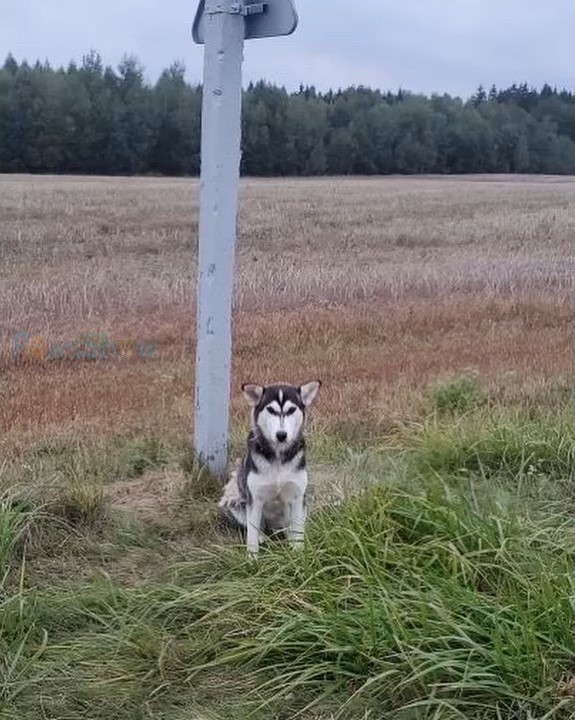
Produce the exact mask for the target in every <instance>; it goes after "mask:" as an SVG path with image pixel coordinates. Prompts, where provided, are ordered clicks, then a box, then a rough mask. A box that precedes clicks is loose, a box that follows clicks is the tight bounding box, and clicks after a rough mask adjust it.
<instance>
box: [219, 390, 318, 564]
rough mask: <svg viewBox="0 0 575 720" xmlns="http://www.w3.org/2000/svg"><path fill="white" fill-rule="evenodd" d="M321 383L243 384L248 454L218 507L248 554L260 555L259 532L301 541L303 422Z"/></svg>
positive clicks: (304, 474) (304, 484) (305, 480)
mask: <svg viewBox="0 0 575 720" xmlns="http://www.w3.org/2000/svg"><path fill="white" fill-rule="evenodd" d="M320 385H321V383H320V381H318V380H314V381H312V382H308V383H305V384H304V385H301V386H300V387H296V386H295V385H288V384H275V385H268V386H267V387H263V386H261V385H252V384H245V385H242V391H243V394H244V397H245V398H246V400H247V401H248V403H249V404H250V405H251V408H252V411H251V430H250V432H249V435H248V441H247V450H246V454H245V455H244V457H243V459H242V460H241V461H240V463H239V465H238V467H237V468H236V470H235V471H233V472H232V474H231V477H230V480H229V481H228V483H227V484H226V486H225V488H224V494H223V496H222V498H221V500H220V502H219V507H220V508H221V509H222V510H223V512H224V514H225V515H226V516H227V518H228V519H230V520H232V521H235V523H236V524H239V525H240V526H242V527H245V528H246V529H247V550H248V553H249V554H250V555H256V554H257V553H258V551H259V543H260V531H262V530H266V531H268V532H278V531H283V532H284V533H285V534H286V536H287V539H288V540H289V541H290V542H292V543H293V544H294V545H300V544H301V542H302V540H303V535H304V526H305V518H306V495H307V492H306V491H307V483H308V477H307V470H306V460H305V440H304V437H303V430H304V421H305V414H306V410H307V408H308V407H309V406H310V405H311V404H312V402H313V400H314V398H315V396H316V395H317V391H318V390H319V387H320Z"/></svg>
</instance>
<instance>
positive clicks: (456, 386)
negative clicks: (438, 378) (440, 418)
mask: <svg viewBox="0 0 575 720" xmlns="http://www.w3.org/2000/svg"><path fill="white" fill-rule="evenodd" d="M431 399H432V403H433V407H434V408H435V409H436V410H437V411H438V412H439V413H456V414H462V413H466V412H469V411H470V410H475V409H476V408H478V407H479V406H480V405H482V404H483V403H484V402H485V400H486V397H485V394H484V393H483V392H482V390H481V388H480V386H479V381H478V379H477V378H476V377H474V376H472V375H462V376H460V377H454V378H451V379H450V380H447V381H444V382H441V383H439V384H437V385H436V386H435V387H434V388H433V390H432V393H431Z"/></svg>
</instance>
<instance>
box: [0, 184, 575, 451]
mask: <svg viewBox="0 0 575 720" xmlns="http://www.w3.org/2000/svg"><path fill="white" fill-rule="evenodd" d="M0 182H1V185H2V187H1V193H0V214H1V217H2V220H3V229H2V243H1V246H0V278H1V293H2V294H1V302H2V322H1V325H0V361H1V364H2V371H3V376H4V381H3V383H2V385H1V392H2V406H3V412H2V427H1V430H2V438H3V442H4V443H5V446H6V449H8V447H9V446H10V445H11V444H13V443H21V442H24V443H26V442H28V441H29V440H30V439H33V438H37V437H38V436H40V435H42V434H45V433H46V431H47V430H49V431H50V432H76V431H81V432H84V431H86V430H87V429H89V430H90V432H98V433H107V432H113V433H119V432H124V431H126V432H132V431H139V430H142V429H143V428H148V429H149V428H150V427H151V426H156V427H163V428H168V427H169V428H170V429H171V431H174V432H175V433H179V434H185V433H187V432H188V430H189V427H190V422H191V417H190V414H191V394H192V388H193V347H194V323H195V308H194V302H195V273H196V242H197V239H196V233H197V220H198V217H197V215H198V182H197V181H196V180H193V179H180V180H175V179H129V178H66V177H64V178H59V177H28V176H3V177H2V178H0ZM240 207H241V213H240V221H239V239H238V249H237V277H236V287H235V315H234V369H233V383H234V393H233V395H234V408H235V410H236V411H237V410H238V408H240V409H241V412H243V408H241V405H239V406H238V405H237V403H238V395H239V393H238V392H237V387H238V384H239V383H240V382H242V381H244V380H246V379H249V378H256V379H258V380H259V379H261V380H263V381H269V380H272V379H273V378H277V377H282V378H287V379H290V378H293V379H294V380H301V379H305V377H307V376H308V375H310V376H311V375H319V376H321V377H322V378H323V379H324V380H325V382H326V385H325V387H324V390H323V391H322V397H321V398H320V403H319V405H318V411H317V416H318V422H319V423H320V424H325V425H326V426H327V425H330V424H333V423H339V422H341V418H342V417H345V418H346V422H349V421H354V422H355V421H358V422H359V421H362V420H363V421H369V422H371V423H373V422H379V423H381V424H382V427H383V426H386V425H394V424H395V423H396V422H401V421H403V420H405V419H407V418H413V417H414V416H417V413H418V407H419V403H420V399H421V396H422V393H424V392H425V389H426V388H427V387H428V386H429V384H430V383H433V382H435V381H437V380H438V379H442V378H444V377H446V376H449V375H451V374H460V373H463V372H472V373H478V374H479V376H480V378H481V382H482V383H484V384H486V386H488V387H489V388H490V389H491V391H492V392H493V393H494V394H495V395H496V396H497V397H498V398H501V399H503V400H504V401H505V402H513V403H520V404H521V403H522V402H524V401H525V400H526V399H528V398H529V397H531V396H534V397H538V396H540V395H541V392H542V388H546V387H547V386H549V387H551V386H552V387H553V388H565V387H566V384H567V385H569V383H570V378H571V377H572V376H573V370H574V355H573V352H572V348H573V346H574V345H573V340H574V338H573V329H574V324H573V282H574V281H573V278H574V277H575V246H574V244H573V238H574V237H575V181H574V180H572V179H570V178H565V177H561V178H554V177H545V178H539V177H518V178H509V177H507V176H492V177H485V176H477V177H475V176H471V177H464V178H457V179H455V178H451V177H448V178H439V177H433V178H391V177H390V178H377V179H375V178H374V179H362V178H360V179H357V178H344V179H342V178H337V179H309V180H305V179H298V180H287V179H285V180H284V179H281V180H248V179H246V180H243V181H242V186H241V202H240ZM86 336H90V337H89V338H88V339H86ZM94 348H96V349H94ZM87 354H88V355H91V356H92V358H96V359H82V358H78V355H80V356H82V357H83V358H85V356H86V355H87ZM98 358H100V359H98ZM558 391H559V390H558Z"/></svg>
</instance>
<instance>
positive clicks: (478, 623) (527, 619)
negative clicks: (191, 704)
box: [22, 480, 575, 719]
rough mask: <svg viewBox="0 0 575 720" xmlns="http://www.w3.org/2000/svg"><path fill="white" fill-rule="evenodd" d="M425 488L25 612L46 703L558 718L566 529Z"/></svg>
mask: <svg viewBox="0 0 575 720" xmlns="http://www.w3.org/2000/svg"><path fill="white" fill-rule="evenodd" d="M422 483H425V488H424V489H423V490H422V491H420V492H419V493H417V494H413V493H411V492H405V491H403V490H401V489H399V488H382V487H379V488H378V487H373V488H371V489H369V490H367V491H366V492H364V493H362V494H361V495H359V496H357V497H355V498H352V499H351V500H349V501H348V502H346V503H345V504H343V505H342V506H340V507H338V508H332V509H331V510H329V511H323V512H321V513H319V514H318V515H317V516H316V517H315V518H314V519H313V521H312V523H311V525H310V528H309V533H308V538H307V542H306V546H305V548H304V549H303V551H301V552H299V553H298V552H293V551H291V550H290V549H289V548H287V547H285V546H284V545H282V544H277V543H274V544H272V545H270V546H269V547H267V548H266V549H265V552H263V554H262V556H261V558H260V560H259V561H258V562H257V563H255V564H254V563H252V562H249V561H247V560H245V558H244V552H243V550H242V549H239V550H234V549H230V548H228V549H227V550H226V549H220V550H219V551H218V552H217V553H216V552H215V551H210V552H207V551H206V552H205V553H204V554H203V555H200V556H198V558H196V559H195V560H193V561H192V562H189V563H185V564H180V565H179V566H178V567H177V569H176V572H175V574H174V575H173V576H172V577H171V579H169V580H167V581H166V582H165V583H162V584H153V585H147V586H144V587H141V588H138V589H122V588H118V587H115V586H114V585H112V584H109V583H106V582H100V583H99V584H98V583H97V584H96V585H92V586H91V587H85V588H81V589H78V590H76V591H74V592H70V593H68V594H65V595H62V594H61V593H60V594H59V595H57V596H55V595H51V594H50V593H49V592H45V593H44V594H43V595H42V596H38V595H36V596H35V597H34V599H33V600H32V599H31V598H30V599H28V601H27V602H30V603H33V607H34V613H33V614H35V621H34V623H33V627H35V628H38V627H42V628H43V629H44V632H45V633H47V638H48V639H47V641H44V640H43V639H42V637H39V636H38V634H37V633H36V636H35V639H34V643H33V644H32V645H31V647H30V649H29V651H28V655H30V654H32V656H33V657H35V662H36V666H37V671H38V672H39V674H40V675H41V676H42V677H44V678H45V682H46V683H47V684H46V685H45V686H44V690H43V692H45V693H46V697H47V700H46V702H48V705H49V702H52V701H53V700H54V698H52V700H50V697H51V692H52V691H51V690H50V688H51V687H52V688H54V693H56V694H58V693H60V695H58V697H61V694H62V693H64V694H65V695H66V697H67V706H66V707H67V708H68V709H67V710H66V711H67V712H68V711H69V712H70V714H69V715H66V717H80V715H79V714H74V712H73V708H74V707H75V706H77V707H86V703H88V704H90V703H94V704H95V705H97V708H96V709H95V710H93V712H92V714H91V717H93V718H99V717H104V716H105V712H107V713H109V712H112V707H111V705H110V704H109V697H108V692H109V688H113V689H114V698H115V700H114V702H117V703H119V707H123V708H124V711H123V712H124V715H121V714H120V715H117V716H119V717H122V716H125V717H134V718H135V717H139V716H138V715H137V714H136V710H135V708H136V707H137V706H138V704H141V703H150V707H153V706H154V704H155V703H156V702H160V699H161V697H162V696H166V697H167V696H169V697H172V695H173V694H174V693H175V694H176V695H177V694H178V693H181V692H183V691H184V690H186V691H187V692H188V693H189V697H190V698H195V699H196V700H197V701H198V702H199V701H200V700H201V698H202V693H205V692H206V687H209V686H210V684H212V683H213V682H214V678H219V679H220V680H219V681H218V682H219V694H218V697H217V700H213V702H215V703H216V705H220V706H222V707H226V706H227V707H229V704H230V703H232V702H235V703H239V704H240V705H241V712H242V713H243V714H241V715H235V716H237V717H248V716H250V715H252V716H254V717H261V718H264V717H266V718H270V717H278V718H280V717H282V718H284V717H285V718H287V717H296V716H297V714H298V713H300V712H301V713H303V715H304V716H305V715H306V714H308V716H309V713H311V712H312V709H313V708H314V707H315V706H319V707H322V708H324V709H325V708H330V709H331V710H332V711H333V712H334V713H335V715H336V716H341V717H349V718H355V717H361V716H362V713H364V712H366V711H371V712H372V713H374V715H373V716H374V717H401V718H419V717H422V718H423V717H425V718H427V717H466V718H494V719H495V718H499V717H504V718H512V717H517V718H521V717H525V718H526V717H533V718H543V717H557V718H562V717H565V718H567V717H570V713H572V712H573V711H575V706H574V705H573V698H572V697H571V698H570V697H564V696H563V695H562V693H561V687H562V685H561V683H562V682H563V681H564V678H565V676H566V674H569V673H571V672H572V671H573V667H574V663H575V623H574V619H575V617H574V608H573V598H574V597H575V575H574V573H575V566H574V559H573V558H574V550H575V522H574V520H573V518H572V517H571V516H570V514H569V513H568V512H563V513H560V512H554V513H549V512H546V511H540V512H538V513H536V514H531V515H530V516H527V515H524V514H521V513H520V512H518V511H517V509H516V506H515V509H511V507H512V506H510V505H506V504H505V503H504V502H503V501H502V499H501V498H502V497H503V495H502V494H501V492H499V491H498V492H491V490H492V488H489V487H486V488H485V490H488V491H489V492H486V493H484V494H483V497H482V501H481V503H479V504H478V503H477V502H476V501H475V500H474V499H473V498H470V497H464V496H462V494H461V493H460V492H457V491H454V490H453V489H452V488H450V487H449V486H448V485H446V484H442V483H433V482H430V481H429V480H426V481H424V480H422ZM39 647H41V649H42V652H41V656H39V655H38V652H39ZM34 653H36V655H34ZM43 664H44V667H42V666H43ZM238 677H241V678H242V680H241V688H242V690H241V693H240V690H239V686H238ZM56 688H58V689H57V690H56ZM26 703H27V701H23V706H22V707H24V708H25V707H26ZM70 708H72V709H70ZM104 711H105V712H104ZM437 713H440V714H439V715H438V714H437ZM152 716H153V715H152Z"/></svg>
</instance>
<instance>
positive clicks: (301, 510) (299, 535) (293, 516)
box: [287, 482, 307, 547]
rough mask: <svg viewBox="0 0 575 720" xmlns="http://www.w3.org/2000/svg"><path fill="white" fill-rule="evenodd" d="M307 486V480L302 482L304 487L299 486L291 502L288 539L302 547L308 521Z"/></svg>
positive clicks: (296, 545) (295, 545) (294, 544)
mask: <svg viewBox="0 0 575 720" xmlns="http://www.w3.org/2000/svg"><path fill="white" fill-rule="evenodd" d="M306 486H307V482H305V483H302V487H300V488H298V492H297V494H296V495H295V497H294V498H293V499H292V501H291V503H290V518H289V526H288V532H287V536H288V540H289V541H290V542H291V544H292V545H293V546H294V547H301V545H302V544H303V538H304V531H305V521H306V502H305V488H306Z"/></svg>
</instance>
